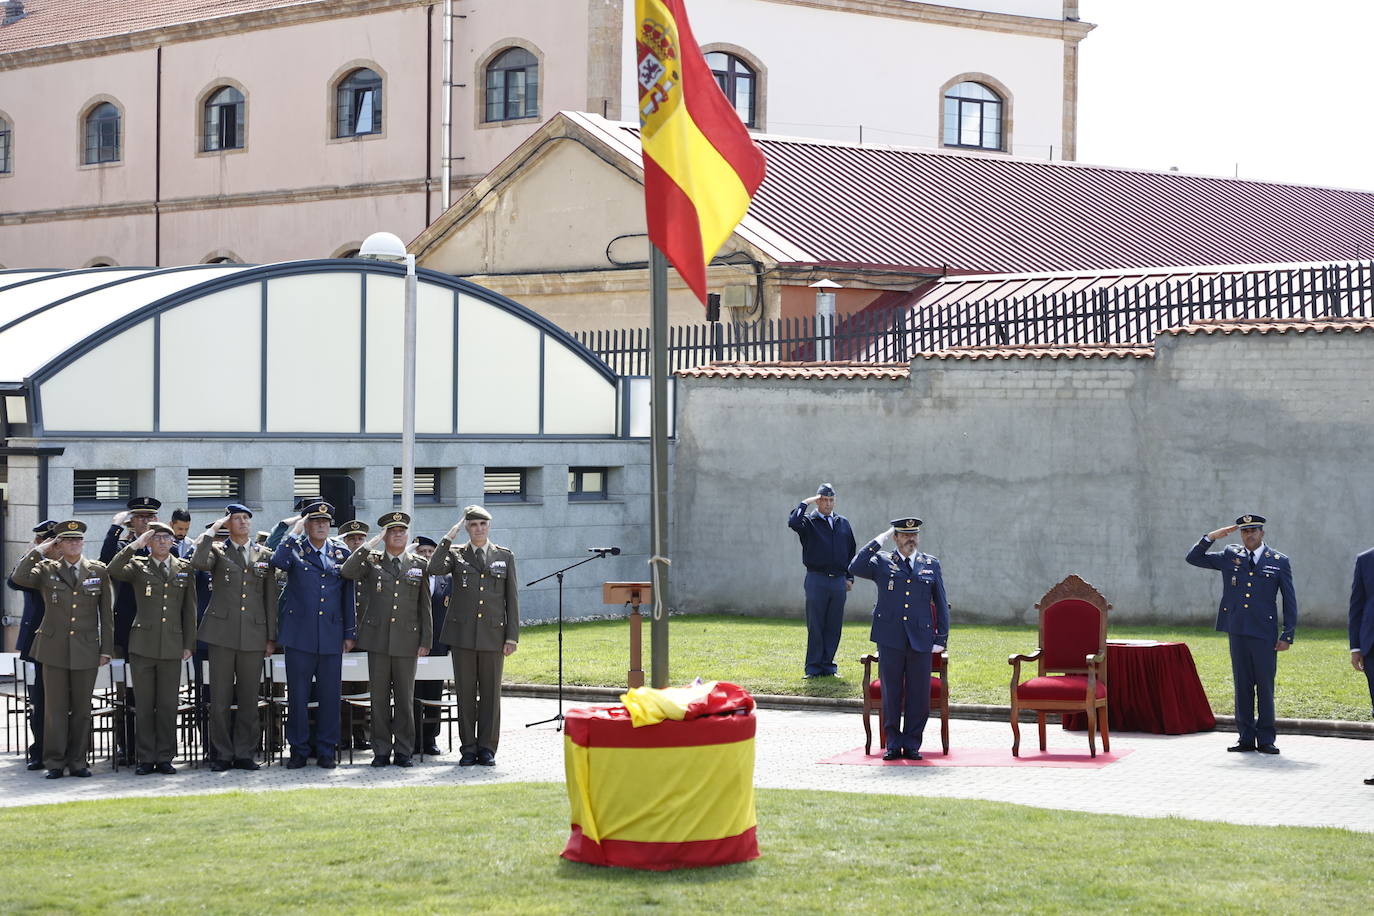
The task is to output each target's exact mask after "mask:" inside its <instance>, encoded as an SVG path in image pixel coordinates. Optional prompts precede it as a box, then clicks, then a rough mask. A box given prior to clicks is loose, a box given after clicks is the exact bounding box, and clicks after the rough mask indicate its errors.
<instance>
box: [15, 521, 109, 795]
mask: <svg viewBox="0 0 1374 916" xmlns="http://www.w3.org/2000/svg"><path fill="white" fill-rule="evenodd" d="M85 538H86V523H85V522H78V521H68V522H59V523H58V525H57V528H56V529H55V530H54V537H53V538H50V539H49V540H46V541H44V542H43V543H41V544H39V545H38V546H36V547H34V548H33V549H32V550H30V551H29V552H28V554H26V555H25V556H24V559H23V560H21V561H20V562H19V566H18V567H17V568H16V569H15V571H14V575H13V576H12V578H13V579H14V581H15V583H16V584H18V585H21V586H23V587H24V588H34V589H38V590H40V591H41V592H42V593H43V602H44V604H45V606H46V613H45V614H44V615H43V625H42V626H40V627H39V628H38V633H37V634H36V635H35V636H34V638H33V648H32V649H31V650H30V652H31V653H32V655H33V657H34V660H35V661H37V662H38V663H39V664H41V665H42V666H43V692H44V696H45V700H46V704H45V708H44V710H43V766H44V767H45V768H46V769H47V771H48V772H47V778H48V779H60V778H61V777H62V770H63V768H64V767H65V768H66V769H67V771H68V772H70V773H71V774H72V775H73V776H90V775H91V771H90V768H89V767H87V765H86V752H87V751H88V750H89V749H90V744H91V691H92V690H93V689H94V688H95V675H96V672H97V671H98V670H99V669H100V666H102V665H108V664H109V663H110V655H111V654H112V653H113V652H114V592H113V590H112V589H111V587H110V579H109V575H108V574H107V573H106V570H105V564H103V563H100V562H98V561H96V560H88V559H86V558H85V557H83V556H82V555H81V549H82V547H84V546H85V544H86V540H85Z"/></svg>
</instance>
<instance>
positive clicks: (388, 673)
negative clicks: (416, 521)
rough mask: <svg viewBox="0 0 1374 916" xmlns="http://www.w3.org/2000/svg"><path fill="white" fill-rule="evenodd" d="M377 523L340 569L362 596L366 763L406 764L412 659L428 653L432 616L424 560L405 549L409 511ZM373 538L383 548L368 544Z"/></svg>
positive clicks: (410, 741) (411, 734)
mask: <svg viewBox="0 0 1374 916" xmlns="http://www.w3.org/2000/svg"><path fill="white" fill-rule="evenodd" d="M377 525H378V526H379V527H380V528H381V529H382V530H381V532H379V533H378V534H377V535H375V536H374V537H373V538H372V539H371V540H370V541H368V542H367V543H366V544H364V545H363V546H361V547H359V548H358V549H357V550H354V551H353V554H352V555H351V556H349V558H348V560H347V561H346V562H345V563H344V565H343V569H342V570H341V571H342V572H343V575H344V578H346V579H354V580H356V581H357V582H358V591H359V592H361V593H365V594H366V595H367V596H368V600H367V603H366V605H365V607H364V609H363V610H362V611H360V612H359V614H358V648H359V649H363V650H365V651H366V652H367V675H368V693H369V695H370V696H371V698H372V755H373V756H372V765H373V766H374V767H384V766H386V765H387V764H388V763H395V764H396V766H398V767H408V766H410V765H411V761H410V755H411V754H413V753H415V714H414V706H415V660H416V659H417V658H420V657H422V656H425V655H428V654H429V646H430V642H431V641H432V640H433V639H434V621H433V618H432V617H431V616H430V608H429V582H428V580H427V579H426V578H425V560H424V559H423V558H421V557H419V556H417V555H415V554H413V553H411V552H410V551H408V550H406V541H407V539H408V538H409V537H410V516H409V515H406V514H405V513H404V512H388V513H387V514H386V515H383V516H382V517H381V518H379V519H377ZM378 541H382V542H384V549H382V550H374V549H372V548H375V547H376V546H377V543H378ZM393 699H394V701H395V711H394V713H393V711H392V701H393Z"/></svg>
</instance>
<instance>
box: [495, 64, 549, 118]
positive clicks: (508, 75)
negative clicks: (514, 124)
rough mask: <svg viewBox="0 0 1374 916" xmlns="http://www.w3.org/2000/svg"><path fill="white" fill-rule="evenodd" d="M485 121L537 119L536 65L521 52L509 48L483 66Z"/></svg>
mask: <svg viewBox="0 0 1374 916" xmlns="http://www.w3.org/2000/svg"><path fill="white" fill-rule="evenodd" d="M484 91H485V100H486V117H485V120H487V121H509V120H514V119H517V118H533V117H538V115H539V62H538V60H536V59H535V56H534V55H533V54H531V53H530V52H529V51H526V50H525V49H524V48H509V49H507V50H506V51H504V52H502V53H501V54H499V55H497V57H496V59H495V60H493V61H492V62H491V63H490V64H488V65H487V73H486V87H485V90H484Z"/></svg>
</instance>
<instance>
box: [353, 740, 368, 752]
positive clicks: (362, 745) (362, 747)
mask: <svg viewBox="0 0 1374 916" xmlns="http://www.w3.org/2000/svg"><path fill="white" fill-rule="evenodd" d="M353 750H355V751H370V750H372V742H371V741H368V740H367V739H366V738H354V739H353Z"/></svg>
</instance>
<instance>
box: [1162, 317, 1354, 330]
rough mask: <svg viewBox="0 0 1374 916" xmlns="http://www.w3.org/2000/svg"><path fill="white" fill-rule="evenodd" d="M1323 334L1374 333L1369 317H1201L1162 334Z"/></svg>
mask: <svg viewBox="0 0 1374 916" xmlns="http://www.w3.org/2000/svg"><path fill="white" fill-rule="evenodd" d="M1325 331H1331V332H1334V333H1339V332H1341V331H1353V332H1355V333H1359V332H1360V331H1374V319H1370V318H1250V319H1231V318H1201V319H1198V320H1197V321H1194V322H1193V323H1192V324H1186V325H1183V326H1182V327H1177V328H1166V329H1165V330H1163V331H1160V333H1161V334H1288V333H1293V332H1297V333H1308V332H1311V333H1315V334H1320V333H1323V332H1325Z"/></svg>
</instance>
